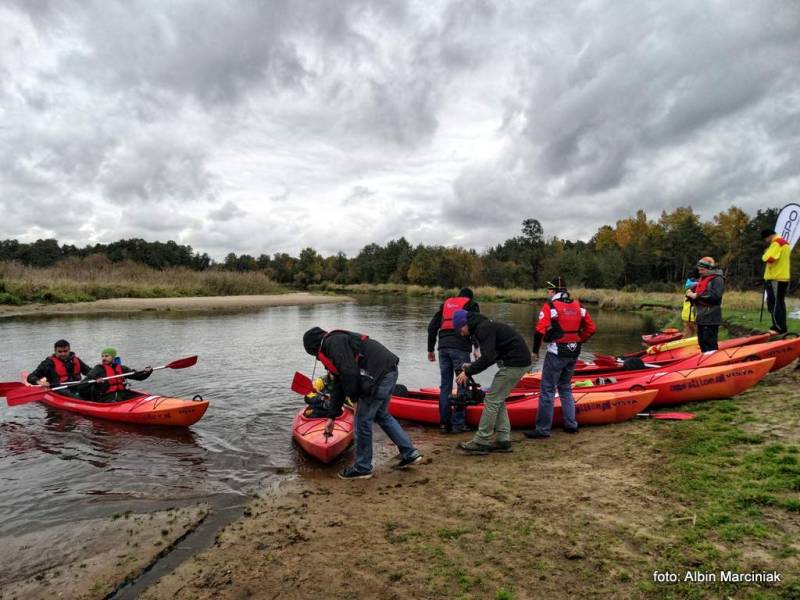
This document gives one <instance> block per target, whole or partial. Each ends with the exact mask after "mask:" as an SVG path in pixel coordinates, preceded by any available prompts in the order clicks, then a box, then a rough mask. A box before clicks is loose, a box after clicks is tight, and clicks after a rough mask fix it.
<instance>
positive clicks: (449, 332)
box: [428, 288, 480, 433]
mask: <svg viewBox="0 0 800 600" xmlns="http://www.w3.org/2000/svg"><path fill="white" fill-rule="evenodd" d="M461 309H463V310H466V311H467V312H475V313H478V312H480V307H479V306H478V303H477V302H475V301H474V300H473V293H472V290H471V289H469V288H462V289H461V291H459V292H458V296H455V297H452V298H447V299H446V300H445V301H444V302H442V305H441V306H440V307H439V310H437V311H436V314H434V315H433V318H431V322H430V323H428V360H429V361H431V362H435V361H436V355H435V354H434V353H433V348H434V345H435V344H436V338H437V335H438V338H439V371H440V373H441V382H440V384H439V432H440V433H461V432H462V431H466V430H467V427H466V424H465V422H464V419H465V417H466V410H465V408H464V407H463V406H461V407H458V408H454V409H452V410H451V407H450V394H452V392H453V376H454V375H455V372H456V371H458V370H459V369H461V366H462V365H463V364H464V363H467V362H469V355H470V352H471V351H472V344H471V343H470V340H469V338H465V337H464V336H462V335H460V334H459V332H458V331H457V330H456V328H455V327H454V326H453V315H454V314H455V312H456V311H457V310H461ZM463 391H464V388H463V386H460V385H459V386H458V392H459V393H461V392H463Z"/></svg>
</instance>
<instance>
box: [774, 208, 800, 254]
mask: <svg viewBox="0 0 800 600" xmlns="http://www.w3.org/2000/svg"><path fill="white" fill-rule="evenodd" d="M775 231H776V232H777V233H778V235H779V236H781V237H782V238H783V239H784V240H786V241H787V242H789V248H790V249H791V248H793V247H794V245H795V244H796V243H797V240H798V238H800V205H798V204H787V205H786V206H784V207H783V208H782V209H781V212H780V214H779V215H778V220H777V221H776V222H775Z"/></svg>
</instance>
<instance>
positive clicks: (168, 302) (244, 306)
mask: <svg viewBox="0 0 800 600" xmlns="http://www.w3.org/2000/svg"><path fill="white" fill-rule="evenodd" d="M349 301H352V298H350V297H349V296H330V295H319V294H309V293H307V292H298V293H293V294H274V295H268V296H202V297H186V298H111V299H108V300H96V301H94V302H75V303H73V304H26V305H22V306H2V305H0V318H2V317H19V316H32V315H35V316H49V315H98V314H108V313H140V312H238V311H246V310H257V309H260V308H264V307H268V306H296V305H304V304H330V303H336V302H349Z"/></svg>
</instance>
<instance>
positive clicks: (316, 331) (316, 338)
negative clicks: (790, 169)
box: [303, 327, 328, 356]
mask: <svg viewBox="0 0 800 600" xmlns="http://www.w3.org/2000/svg"><path fill="white" fill-rule="evenodd" d="M326 333H328V332H327V331H325V330H324V329H321V328H319V327H312V328H311V329H309V330H308V331H306V332H305V333H304V334H303V348H305V349H306V352H308V353H309V354H310V355H311V356H316V355H317V353H319V348H320V346H322V338H324V337H325V334H326Z"/></svg>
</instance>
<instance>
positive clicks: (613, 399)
mask: <svg viewBox="0 0 800 600" xmlns="http://www.w3.org/2000/svg"><path fill="white" fill-rule="evenodd" d="M657 393H658V392H657V391H656V390H644V391H634V392H629V391H622V392H606V393H602V392H601V393H597V394H594V393H592V394H587V393H584V392H582V391H578V390H575V392H574V396H575V402H576V404H575V414H576V418H577V420H578V424H579V425H609V424H611V423H620V422H622V421H627V420H629V419H632V418H633V417H635V416H636V414H637V413H640V412H642V411H643V410H644V409H646V408H647V407H648V406H649V405H650V403H651V402H652V401H653V398H655V396H656V394H657ZM506 408H507V410H508V419H509V421H511V427H516V428H526V429H531V428H533V427H534V425H535V423H536V414H537V413H538V411H539V394H538V393H529V394H513V393H512V394H511V395H510V396H509V398H508V400H506ZM389 412H390V413H391V414H392V415H393V416H394V417H396V418H398V419H406V420H408V421H418V422H421V423H438V422H439V392H438V390H437V391H433V390H431V391H410V390H409V391H408V392H407V395H404V396H392V399H391V401H390V402H389ZM482 412H483V404H477V405H471V406H467V424H468V425H470V426H472V427H477V425H478V422H479V421H480V419H481V413H482ZM553 424H554V426H556V427H559V426H561V425H563V419H562V416H561V400H560V398H559V397H558V396H556V399H555V411H554V416H553Z"/></svg>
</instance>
